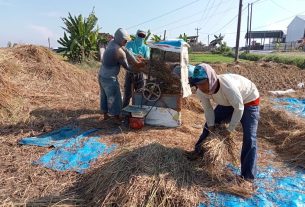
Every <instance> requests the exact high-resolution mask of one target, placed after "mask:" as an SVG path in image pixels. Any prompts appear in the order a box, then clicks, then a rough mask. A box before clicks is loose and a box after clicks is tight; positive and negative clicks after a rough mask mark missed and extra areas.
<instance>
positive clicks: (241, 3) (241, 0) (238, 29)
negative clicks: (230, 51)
mask: <svg viewBox="0 0 305 207" xmlns="http://www.w3.org/2000/svg"><path fill="white" fill-rule="evenodd" d="M242 7H243V0H239V9H238V21H237V34H236V45H235V62H237V61H238V56H239V39H240V25H241V12H242Z"/></svg>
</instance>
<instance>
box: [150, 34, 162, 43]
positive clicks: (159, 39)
mask: <svg viewBox="0 0 305 207" xmlns="http://www.w3.org/2000/svg"><path fill="white" fill-rule="evenodd" d="M151 40H152V41H154V42H160V41H161V35H160V36H158V35H155V34H153V35H152V37H151Z"/></svg>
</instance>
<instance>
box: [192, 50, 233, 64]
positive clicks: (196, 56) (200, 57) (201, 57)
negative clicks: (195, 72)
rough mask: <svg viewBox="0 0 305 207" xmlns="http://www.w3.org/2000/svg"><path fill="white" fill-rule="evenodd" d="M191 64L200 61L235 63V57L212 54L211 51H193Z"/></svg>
mask: <svg viewBox="0 0 305 207" xmlns="http://www.w3.org/2000/svg"><path fill="white" fill-rule="evenodd" d="M189 58H190V64H194V65H196V64H198V63H203V62H204V63H233V62H234V58H232V57H227V56H224V55H221V54H211V53H204V54H203V53H192V54H190V57H189Z"/></svg>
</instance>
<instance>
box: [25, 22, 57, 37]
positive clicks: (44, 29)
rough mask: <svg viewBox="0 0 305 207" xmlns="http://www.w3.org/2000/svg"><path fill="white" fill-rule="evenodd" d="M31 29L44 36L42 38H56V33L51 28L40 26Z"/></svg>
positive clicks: (32, 26)
mask: <svg viewBox="0 0 305 207" xmlns="http://www.w3.org/2000/svg"><path fill="white" fill-rule="evenodd" d="M29 28H30V29H32V30H34V31H35V32H36V33H38V34H39V35H41V36H42V38H45V39H46V38H49V37H50V38H51V37H55V34H54V32H52V31H51V30H50V29H49V28H47V27H45V26H40V25H30V26H29Z"/></svg>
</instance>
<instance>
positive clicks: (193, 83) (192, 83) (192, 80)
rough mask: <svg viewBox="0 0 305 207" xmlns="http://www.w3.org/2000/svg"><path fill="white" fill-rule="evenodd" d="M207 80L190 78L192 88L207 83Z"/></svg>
mask: <svg viewBox="0 0 305 207" xmlns="http://www.w3.org/2000/svg"><path fill="white" fill-rule="evenodd" d="M207 80H208V79H207V78H203V79H202V78H189V84H190V86H191V87H193V86H196V85H199V84H201V83H204V82H205V81H207Z"/></svg>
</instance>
